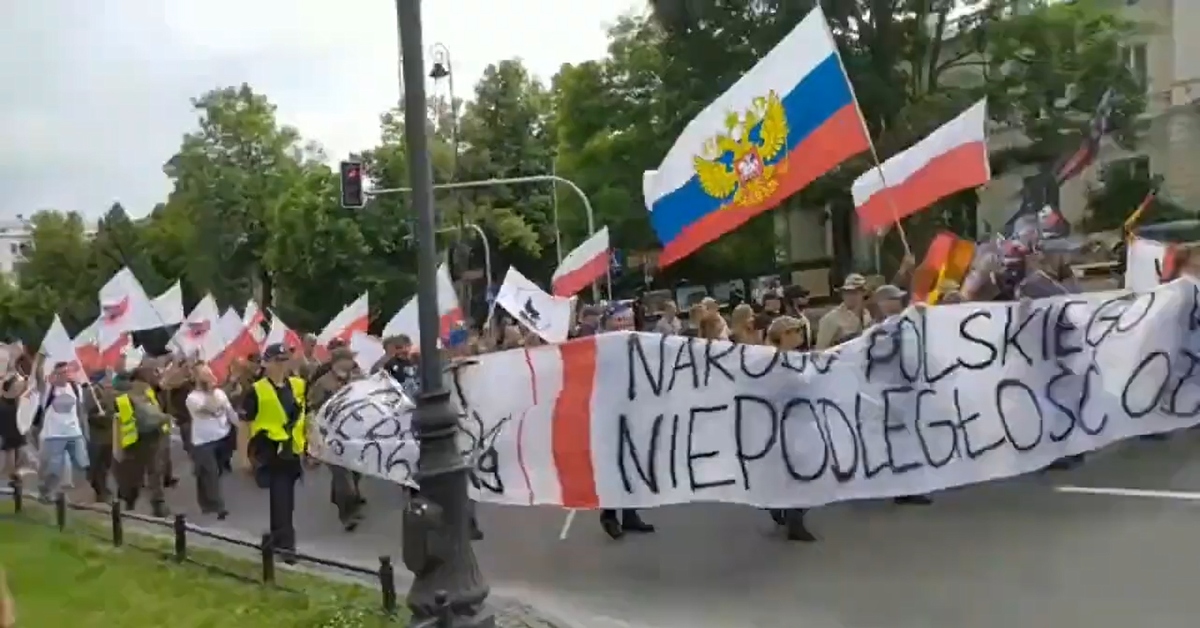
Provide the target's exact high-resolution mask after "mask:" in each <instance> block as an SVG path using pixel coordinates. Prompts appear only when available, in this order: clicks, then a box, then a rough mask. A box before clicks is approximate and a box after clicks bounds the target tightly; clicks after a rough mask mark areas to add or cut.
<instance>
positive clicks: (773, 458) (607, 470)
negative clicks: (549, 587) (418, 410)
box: [334, 280, 1200, 508]
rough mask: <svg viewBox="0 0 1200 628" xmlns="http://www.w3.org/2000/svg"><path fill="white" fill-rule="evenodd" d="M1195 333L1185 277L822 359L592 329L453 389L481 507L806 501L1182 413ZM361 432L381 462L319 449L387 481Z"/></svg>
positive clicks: (1193, 390)
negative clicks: (588, 333)
mask: <svg viewBox="0 0 1200 628" xmlns="http://www.w3.org/2000/svg"><path fill="white" fill-rule="evenodd" d="M1198 326H1200V291H1198V288H1197V286H1196V284H1194V283H1192V282H1191V281H1190V280H1181V281H1177V282H1174V283H1172V284H1170V285H1167V286H1163V287H1160V288H1158V289H1157V290H1154V291H1152V292H1149V293H1145V294H1142V295H1140V296H1138V295H1132V294H1128V295H1113V294H1112V293H1105V294H1097V295H1069V296H1064V297H1055V298H1052V299H1044V300H1038V301H1032V302H1026V303H1024V304H1018V303H971V304H963V305H951V306H937V307H926V308H919V309H918V308H912V309H909V310H908V311H907V312H905V313H904V314H903V315H901V316H898V317H895V318H893V319H890V320H888V321H886V322H884V323H882V324H880V325H877V326H875V327H873V328H871V329H869V330H868V331H867V332H866V333H865V334H864V335H863V336H862V337H860V338H858V339H856V340H853V341H851V342H849V343H846V344H844V345H841V346H839V347H837V348H835V349H833V350H830V351H825V352H817V353H780V352H777V351H775V350H773V349H771V348H769V347H762V346H751V345H733V344H730V343H728V342H723V341H717V342H708V341H703V340H697V339H691V338H685V337H678V336H659V335H656V334H639V333H620V334H605V335H602V336H596V337H591V338H584V339H580V340H574V341H571V342H567V343H564V344H561V345H557V346H545V347H537V348H533V349H529V350H515V351H507V352H502V353H496V354H491V355H486V356H482V357H480V358H478V361H477V362H476V363H474V364H471V365H468V366H464V367H463V368H461V369H459V370H458V371H457V373H456V374H455V376H454V377H452V378H451V381H452V383H453V384H454V385H453V389H454V395H455V399H456V400H457V402H458V404H459V406H460V407H461V409H462V410H463V415H464V416H463V425H464V426H467V427H468V428H469V433H468V434H466V435H464V445H463V449H464V451H468V452H473V453H472V460H473V463H474V465H475V469H476V473H475V487H476V490H477V495H476V497H477V498H479V499H483V500H487V501H495V502H501V503H509V504H558V505H563V506H567V507H572V508H597V507H604V508H623V507H650V506H656V505H662V504H671V503H680V502H695V501H720V502H733V503H741V504H748V505H754V506H771V507H806V506H816V505H820V504H825V503H829V502H833V501H840V500H848V499H867V498H881V497H889V496H896V495H906V494H914V493H926V492H932V491H936V490H939V489H944V488H949V487H952V486H959V485H964V484H971V483H976V482H984V481H987V480H992V479H998V478H1004V477H1010V476H1015V475H1020V474H1023V473H1028V472H1030V471H1034V470H1036V469H1039V468H1042V467H1044V466H1046V465H1047V464H1049V463H1050V462H1052V461H1054V460H1055V459H1057V458H1060V457H1062V456H1066V455H1070V454H1076V453H1081V452H1085V451H1090V450H1094V449H1097V448H1100V447H1103V446H1105V445H1107V444H1109V443H1112V442H1114V441H1118V440H1121V439H1125V438H1129V437H1132V436H1137V435H1141V434H1148V433H1155V432H1166V431H1170V430H1175V429H1179V428H1182V427H1187V426H1191V425H1194V424H1196V423H1197V422H1198V421H1200V341H1198V339H1200V335H1198V334H1197V329H1198ZM338 420H341V419H338ZM351 422H352V423H353V421H351ZM362 423H363V424H364V425H365V423H366V422H365V421H362ZM342 431H343V433H345V432H346V431H347V430H345V429H343V430H342ZM365 436H366V434H365V433H360V434H359V437H360V440H365V442H366V443H368V444H369V443H370V440H371V439H365V438H364V437H365ZM375 440H377V441H378V442H379V445H376V446H370V447H368V446H364V447H362V448H361V449H360V451H364V452H365V451H368V449H369V452H370V455H369V456H368V455H365V454H361V455H360V458H364V459H366V460H367V461H368V463H369V464H368V465H367V466H369V467H374V468H376V469H377V471H374V472H373V471H372V470H371V469H370V468H363V467H362V466H361V465H360V463H359V462H357V461H355V460H348V459H346V458H345V457H340V458H338V459H337V460H334V461H335V462H339V463H342V464H347V466H352V467H355V468H359V469H360V470H364V471H367V472H369V473H374V474H376V475H382V476H384V477H393V479H395V477H394V475H389V472H388V470H387V468H386V467H387V465H386V464H385V463H380V464H376V460H377V458H378V457H377V456H376V455H375V451H376V449H378V450H380V455H381V456H383V457H382V458H381V460H384V461H386V460H387V454H388V452H389V451H390V450H389V449H388V447H387V446H386V445H385V441H386V439H383V438H377V439H375ZM412 451H414V453H415V448H413V450H412ZM406 459H407V458H406Z"/></svg>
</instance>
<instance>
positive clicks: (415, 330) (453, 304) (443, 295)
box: [383, 264, 463, 345]
mask: <svg viewBox="0 0 1200 628" xmlns="http://www.w3.org/2000/svg"><path fill="white" fill-rule="evenodd" d="M417 303H418V301H417V297H413V298H411V299H409V301H408V303H405V304H404V307H402V308H400V311H399V312H396V315H395V316H393V317H392V319H391V320H389V321H388V323H387V325H384V327H383V338H390V337H392V336H401V335H403V336H408V338H409V340H412V342H413V344H414V345H420V344H421V326H420V321H419V317H418V316H417ZM437 304H438V336H439V338H441V339H446V338H448V337H449V336H450V332H451V331H452V330H453V329H454V328H455V326H457V325H458V324H459V323H461V322H462V321H463V312H462V307H460V306H459V304H458V293H457V292H455V291H454V282H453V281H451V279H450V268H449V267H447V266H446V265H445V264H442V265H441V266H439V267H438V270H437Z"/></svg>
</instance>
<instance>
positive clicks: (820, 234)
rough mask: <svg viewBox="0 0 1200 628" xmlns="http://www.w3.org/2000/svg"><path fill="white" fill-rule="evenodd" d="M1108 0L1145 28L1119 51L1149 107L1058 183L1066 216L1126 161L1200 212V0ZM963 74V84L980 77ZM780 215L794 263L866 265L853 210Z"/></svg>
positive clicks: (1003, 144) (1010, 179)
mask: <svg viewBox="0 0 1200 628" xmlns="http://www.w3.org/2000/svg"><path fill="white" fill-rule="evenodd" d="M1105 1H1106V2H1107V3H1109V4H1110V5H1111V7H1112V8H1114V9H1116V10H1119V11H1121V12H1122V14H1124V15H1125V16H1126V17H1128V18H1129V19H1131V20H1134V21H1136V22H1138V23H1140V24H1142V25H1144V26H1145V28H1144V29H1143V32H1141V33H1139V34H1138V35H1136V36H1134V37H1133V38H1131V40H1130V41H1129V43H1128V45H1127V46H1126V47H1125V48H1124V51H1123V54H1124V60H1125V63H1126V64H1127V65H1128V66H1129V68H1130V70H1131V71H1132V72H1133V73H1134V75H1135V76H1137V77H1139V78H1141V80H1142V83H1143V84H1144V85H1145V86H1146V100H1147V105H1146V111H1145V113H1144V114H1143V119H1142V120H1141V123H1140V125H1139V128H1140V132H1139V137H1138V142H1137V146H1136V148H1135V149H1134V150H1133V151H1127V150H1124V149H1122V148H1120V147H1119V146H1117V145H1116V144H1115V143H1113V142H1112V141H1111V140H1110V139H1105V140H1104V141H1103V142H1102V144H1101V147H1100V152H1099V154H1098V155H1097V159H1096V163H1095V164H1093V165H1092V166H1091V167H1090V168H1088V169H1087V171H1085V172H1084V173H1083V175H1081V176H1080V177H1078V178H1076V179H1074V180H1072V181H1070V182H1068V183H1067V184H1066V185H1064V186H1063V188H1062V190H1061V194H1060V201H1061V204H1062V210H1063V213H1064V215H1065V216H1066V217H1067V219H1068V220H1070V221H1071V222H1072V223H1076V224H1077V223H1079V222H1080V221H1081V220H1082V219H1083V218H1084V217H1085V215H1086V212H1087V197H1088V192H1089V191H1090V190H1091V189H1093V188H1094V187H1095V186H1096V185H1097V184H1098V183H1099V181H1100V176H1101V174H1102V173H1103V172H1104V169H1105V168H1107V167H1114V166H1115V165H1117V164H1121V163H1122V162H1124V163H1125V164H1128V166H1129V167H1133V168H1143V169H1146V170H1148V171H1149V173H1150V174H1153V175H1159V176H1161V177H1162V178H1163V186H1162V189H1163V193H1164V195H1165V196H1167V197H1168V198H1170V199H1172V200H1173V201H1175V202H1177V203H1180V204H1182V205H1183V206H1185V207H1196V208H1200V37H1197V36H1196V35H1194V34H1192V32H1194V31H1195V28H1196V27H1200V0H1105ZM983 4H984V2H983V1H982V0H977V1H975V2H971V1H970V0H965V1H964V0H958V5H957V6H956V7H955V8H954V10H953V11H952V12H951V15H952V16H953V17H955V18H968V17H969V16H970V15H971V13H972V11H977V10H978V9H977V8H976V7H978V6H982V5H983ZM1023 9H1024V4H1023V3H1022V2H1021V1H1020V0H1016V1H1015V2H1014V3H1013V7H1012V10H1014V11H1021V10H1023ZM947 52H949V51H947ZM966 72H971V71H970V70H966ZM961 79H962V80H964V81H968V82H969V81H972V80H974V81H978V80H980V77H979V76H978V75H974V76H963V77H961ZM989 133H990V136H989V140H988V143H989V147H990V148H991V149H992V150H993V151H995V150H1003V149H1006V148H1010V147H1013V146H1016V145H1020V144H1021V143H1023V142H1026V143H1027V142H1028V138H1025V137H1024V135H1023V134H1022V133H1020V132H1019V131H1017V130H1012V129H1005V128H1003V127H1000V126H997V127H996V128H994V129H991V130H990V131H989ZM1035 172H1036V167H1033V166H1030V167H1026V168H1017V169H1013V170H1010V171H1008V172H1006V173H1005V174H1004V175H1003V176H1000V177H997V178H995V179H993V180H992V181H991V182H990V183H989V184H988V185H986V186H984V187H983V188H981V189H980V190H979V197H980V202H979V207H978V213H977V224H978V225H979V226H980V228H981V229H983V228H985V225H991V226H992V227H993V228H997V227H999V226H1000V225H1002V224H1004V222H1005V221H1006V220H1007V219H1008V218H1009V217H1010V216H1011V215H1012V212H1013V211H1015V209H1016V207H1017V203H1018V202H1019V198H1020V190H1021V186H1022V183H1023V182H1024V179H1025V177H1027V176H1030V175H1032V174H1034V173H1035ZM1133 209H1134V208H1132V207H1131V208H1130V211H1132V210H1133ZM777 214H778V215H777V216H776V232H777V233H778V234H779V235H781V236H782V245H783V246H782V248H784V249H785V251H786V258H787V259H788V260H790V261H791V262H794V263H806V262H809V261H812V262H814V263H815V262H817V261H818V260H831V259H833V260H836V259H837V258H839V257H841V258H844V257H845V256H846V255H847V254H849V255H852V257H853V260H854V265H855V266H857V267H859V268H867V267H870V266H871V265H872V263H873V261H874V250H873V249H874V246H873V241H872V239H871V238H864V237H861V236H860V235H859V234H858V233H857V229H856V228H855V227H854V226H853V223H854V220H853V209H852V208H844V207H837V208H801V209H793V210H790V211H786V212H777ZM918 253H919V252H918ZM834 263H835V265H836V261H835V262H834ZM828 275H829V271H828V270H827V269H823V268H813V269H810V270H803V271H796V272H794V273H793V275H792V277H791V278H790V279H791V280H792V281H793V282H796V283H802V284H804V285H805V286H806V287H807V288H809V290H811V291H813V293H814V294H820V293H822V292H827V291H828V287H827V286H828Z"/></svg>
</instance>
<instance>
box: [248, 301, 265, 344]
mask: <svg viewBox="0 0 1200 628" xmlns="http://www.w3.org/2000/svg"><path fill="white" fill-rule="evenodd" d="M266 320H267V319H266V317H265V316H263V311H262V309H260V308H259V307H258V302H257V301H255V300H254V299H251V300H250V301H249V302H247V303H246V313H245V314H243V315H242V322H243V323H245V324H246V328H247V329H249V330H250V334H251V335H253V336H254V341H255V342H257V343H260V344H261V343H262V341H263V340H264V339H265V338H266V337H267V334H266V332H265V331H263V325H264V324H266Z"/></svg>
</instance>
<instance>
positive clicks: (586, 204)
mask: <svg viewBox="0 0 1200 628" xmlns="http://www.w3.org/2000/svg"><path fill="white" fill-rule="evenodd" d="M547 181H553V182H555V183H561V184H563V185H565V186H567V187H569V188H571V190H572V191H573V192H575V195H576V196H578V197H579V200H580V201H581V202H582V203H583V209H584V211H585V212H586V213H587V221H588V234H593V233H596V216H595V214H594V213H593V211H592V203H591V201H589V200H588V197H587V194H584V193H583V190H581V189H580V188H579V186H578V185H576V184H575V182H574V181H572V180H570V179H567V178H564V177H560V176H558V175H554V174H536V175H533V176H528V177H510V178H506V179H482V180H479V181H453V182H450V183H439V184H437V185H434V186H433V189H435V190H457V189H465V188H487V187H496V186H500V185H516V184H519V183H545V182H547ZM407 192H412V188H381V189H376V190H369V191H368V192H367V194H368V195H369V196H380V195H383V194H403V193H407Z"/></svg>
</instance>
